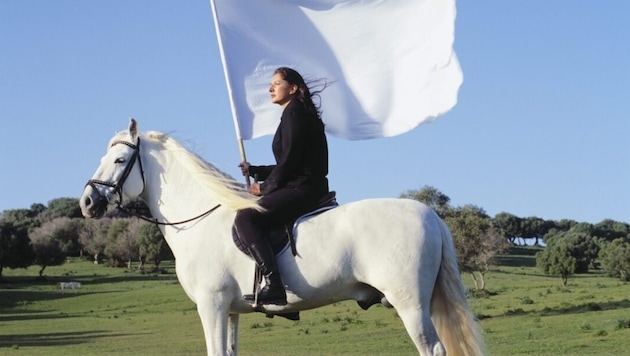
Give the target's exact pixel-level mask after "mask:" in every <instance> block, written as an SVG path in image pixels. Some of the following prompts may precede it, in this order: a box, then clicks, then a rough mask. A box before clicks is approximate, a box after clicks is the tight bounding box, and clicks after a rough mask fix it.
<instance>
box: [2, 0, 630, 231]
mask: <svg viewBox="0 0 630 356" xmlns="http://www.w3.org/2000/svg"><path fill="white" fill-rule="evenodd" d="M629 13H630V2H629V1H627V0H608V1H592V0H555V1H549V0H529V1H523V0H512V1H499V0H494V1H489V0H476V1H463V0H462V1H459V2H458V13H457V20H456V37H455V50H456V52H457V55H458V58H459V60H460V62H461V66H462V70H463V72H464V84H463V86H462V87H461V89H460V93H459V102H458V104H457V106H456V107H455V108H454V109H453V110H452V111H450V112H449V113H447V114H446V115H444V116H443V117H441V118H440V119H438V120H437V121H435V122H434V123H431V124H425V125H421V126H419V127H418V128H416V129H415V130H413V131H411V132H408V133H406V134H403V135H400V136H396V137H392V138H385V139H374V140H367V141H344V140H340V139H337V138H334V137H329V146H330V171H331V173H330V175H329V179H330V184H331V188H332V189H334V190H336V191H337V193H338V198H339V200H340V202H342V203H346V202H350V201H356V200H361V199H367V198H377V197H398V196H399V195H400V194H401V193H404V192H406V191H407V190H414V189H420V188H421V187H422V186H424V185H431V186H434V187H436V188H438V189H439V190H441V191H442V192H443V193H445V194H446V195H448V196H449V197H450V198H451V203H452V204H453V205H456V206H457V205H463V204H474V205H477V206H480V207H482V208H483V209H485V210H486V211H487V212H488V214H490V215H491V216H494V215H495V214H497V213H499V212H503V211H505V212H509V213H512V214H515V215H517V216H520V217H527V216H538V217H541V218H544V219H563V218H569V219H574V220H577V221H586V222H591V223H597V222H599V221H601V220H603V219H605V218H611V219H614V220H618V221H625V222H630V189H629V188H628V184H629V183H630V167H629V163H630V162H629V157H630V140H628V135H629V134H630V120H629V117H628V116H629V115H628V113H629V112H630V111H629V109H628V103H629V102H630V89H629V88H628V83H630V65H629V64H630V44H629V42H628V38H629V37H630V21H628V14H629ZM279 40H281V39H280V38H279ZM323 109H324V110H325V109H326V103H325V102H324V103H323ZM131 116H133V117H135V118H136V119H137V120H138V123H139V125H140V129H141V130H159V131H164V132H169V133H172V134H173V135H174V136H175V137H176V138H178V139H179V140H180V141H182V142H184V143H187V144H188V145H189V147H191V148H192V150H193V151H195V152H196V153H198V154H200V155H201V156H202V157H204V158H205V159H207V160H208V161H209V162H211V163H213V164H215V165H216V166H217V167H218V168H220V169H221V170H223V171H225V172H226V173H229V174H231V175H233V176H235V177H238V168H237V164H238V162H239V160H240V156H239V153H238V146H237V143H236V139H235V134H234V127H233V124H232V119H231V113H230V109H229V103H228V97H227V91H226V86H225V81H224V77H223V72H222V67H221V62H220V57H219V52H218V47H217V41H216V36H215V33H214V24H213V20H212V15H211V10H210V4H209V2H208V1H207V0H194V1H193V0H186V1H149V0H135V1H122V0H116V1H101V0H93V1H76V0H75V1H36V0H33V1H11V0H0V135H1V138H0V167H1V168H0V189H1V193H0V211H3V210H6V209H15V208H28V207H30V205H31V204H33V203H43V204H47V203H48V202H49V201H50V200H51V199H55V198H60V197H78V196H79V195H80V194H81V191H82V189H83V185H84V184H85V182H86V181H87V179H89V178H90V177H91V175H92V174H93V172H94V170H95V169H96V167H97V165H98V163H99V159H100V157H101V156H102V155H103V153H104V151H105V148H106V147H105V146H106V143H107V141H108V140H109V139H110V138H111V136H112V135H113V134H114V133H115V132H116V131H120V130H122V129H124V128H126V126H127V123H128V118H129V117H131ZM245 148H246V151H247V156H248V159H249V161H250V162H252V163H255V164H256V163H260V164H269V163H272V162H273V156H272V155H271V149H270V137H265V138H261V139H256V140H250V141H246V142H245Z"/></svg>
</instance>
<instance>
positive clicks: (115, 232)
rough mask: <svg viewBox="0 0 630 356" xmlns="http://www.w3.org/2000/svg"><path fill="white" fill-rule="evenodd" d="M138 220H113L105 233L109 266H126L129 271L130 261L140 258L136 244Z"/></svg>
mask: <svg viewBox="0 0 630 356" xmlns="http://www.w3.org/2000/svg"><path fill="white" fill-rule="evenodd" d="M139 228H140V221H139V220H129V219H114V220H113V223H112V224H111V226H110V228H109V230H108V231H107V246H106V247H105V253H106V254H107V255H108V257H109V265H110V266H117V267H120V266H123V265H125V264H126V265H127V268H128V269H131V261H132V260H138V259H139V258H140V249H139V248H138V243H137V242H136V236H137V234H138V229H139Z"/></svg>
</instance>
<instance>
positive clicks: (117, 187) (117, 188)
mask: <svg viewBox="0 0 630 356" xmlns="http://www.w3.org/2000/svg"><path fill="white" fill-rule="evenodd" d="M117 144H123V145H126V146H129V147H130V148H131V149H133V154H132V155H131V159H130V160H129V163H128V164H127V166H126V167H125V170H124V171H123V173H122V175H121V176H120V178H118V181H117V182H115V183H111V182H106V181H102V180H98V179H90V180H88V182H87V183H86V184H85V186H88V185H89V186H90V187H92V189H93V190H94V191H95V192H96V194H97V195H98V204H103V202H105V201H107V202H109V198H107V196H104V195H103V194H101V192H99V190H98V189H97V188H96V186H97V185H103V186H106V187H110V188H113V189H114V193H116V194H118V198H119V199H118V200H116V201H115V202H114V204H116V208H117V209H118V210H122V211H124V212H125V213H127V214H130V215H133V216H135V217H137V218H139V219H142V220H144V221H148V222H150V223H153V224H156V225H180V224H184V223H187V222H190V221H193V220H197V219H199V218H201V217H204V216H206V215H209V214H210V213H212V212H213V211H215V210H216V209H218V208H219V207H220V206H221V204H217V205H216V206H214V207H213V208H211V209H210V210H208V211H206V212H204V213H202V214H199V215H197V216H195V217H194V218H191V219H186V220H183V221H178V222H174V223H169V222H161V221H158V220H157V219H149V218H147V217H145V216H143V215H140V214H138V213H136V212H134V211H131V210H129V209H127V208H125V207H124V206H123V202H122V201H123V193H122V192H123V185H124V184H125V181H126V180H127V178H128V177H129V174H130V173H131V170H132V169H133V166H134V165H135V163H136V161H138V165H139V166H140V176H141V177H142V193H144V190H145V189H146V186H147V183H146V180H145V178H144V168H143V167H142V157H141V156H140V137H138V142H137V143H136V144H135V145H134V144H133V143H131V142H127V141H122V140H121V141H114V142H112V144H111V145H110V146H109V147H114V146H115V145H117ZM142 193H140V194H141V195H142Z"/></svg>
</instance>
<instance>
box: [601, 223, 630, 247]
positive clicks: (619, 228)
mask: <svg viewBox="0 0 630 356" xmlns="http://www.w3.org/2000/svg"><path fill="white" fill-rule="evenodd" d="M593 235H595V236H598V237H601V238H602V239H604V240H606V241H608V242H610V241H613V240H616V239H620V238H630V225H628V224H626V223H621V222H617V221H615V220H611V219H605V220H603V221H601V222H599V223H597V224H595V225H594V226H593Z"/></svg>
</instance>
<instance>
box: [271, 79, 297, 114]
mask: <svg viewBox="0 0 630 356" xmlns="http://www.w3.org/2000/svg"><path fill="white" fill-rule="evenodd" d="M296 90H297V85H295V84H294V85H291V84H289V82H287V81H286V80H284V79H283V78H282V75H281V74H280V73H276V74H274V75H273V77H272V78H271V86H269V94H270V95H271V102H272V103H274V104H278V105H280V106H282V107H283V108H284V107H285V106H287V104H288V103H289V101H291V98H293V94H295V91H296Z"/></svg>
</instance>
